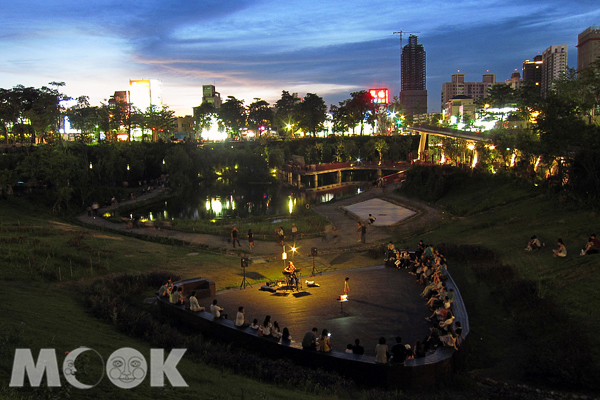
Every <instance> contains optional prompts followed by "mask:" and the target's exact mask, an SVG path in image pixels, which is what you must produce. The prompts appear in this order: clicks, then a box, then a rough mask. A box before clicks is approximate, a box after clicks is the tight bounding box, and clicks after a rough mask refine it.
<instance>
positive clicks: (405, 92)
mask: <svg viewBox="0 0 600 400" xmlns="http://www.w3.org/2000/svg"><path fill="white" fill-rule="evenodd" d="M417 40H418V38H417V36H415V35H410V36H409V38H408V44H407V45H406V46H404V48H403V49H402V56H401V59H400V64H401V66H400V68H401V71H402V80H401V82H400V84H401V85H400V104H402V105H403V106H404V109H405V110H406V112H407V113H408V114H413V115H414V114H425V113H427V89H426V74H425V71H426V65H425V49H424V48H423V45H422V44H418V43H417Z"/></svg>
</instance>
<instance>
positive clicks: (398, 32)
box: [392, 31, 421, 91]
mask: <svg viewBox="0 0 600 400" xmlns="http://www.w3.org/2000/svg"><path fill="white" fill-rule="evenodd" d="M404 33H421V32H405V31H397V32H394V33H392V35H396V34H399V35H400V91H402V34H404Z"/></svg>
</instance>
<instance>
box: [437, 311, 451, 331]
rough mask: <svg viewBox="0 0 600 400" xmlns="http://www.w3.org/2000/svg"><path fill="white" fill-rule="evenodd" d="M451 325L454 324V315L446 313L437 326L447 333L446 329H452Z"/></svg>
mask: <svg viewBox="0 0 600 400" xmlns="http://www.w3.org/2000/svg"><path fill="white" fill-rule="evenodd" d="M452 324H454V315H453V314H452V311H448V313H447V315H446V319H445V320H443V321H440V323H439V324H438V326H439V327H440V329H442V330H443V331H447V330H448V329H451V328H452Z"/></svg>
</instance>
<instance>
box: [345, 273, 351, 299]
mask: <svg viewBox="0 0 600 400" xmlns="http://www.w3.org/2000/svg"><path fill="white" fill-rule="evenodd" d="M349 281H350V278H349V277H346V280H344V294H345V295H346V296H348V294H349V293H350V284H349V283H348V282H349Z"/></svg>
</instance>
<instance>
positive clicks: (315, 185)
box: [277, 162, 410, 191]
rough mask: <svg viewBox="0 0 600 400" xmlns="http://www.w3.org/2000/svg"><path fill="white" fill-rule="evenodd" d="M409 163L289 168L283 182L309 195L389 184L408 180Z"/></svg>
mask: <svg viewBox="0 0 600 400" xmlns="http://www.w3.org/2000/svg"><path fill="white" fill-rule="evenodd" d="M409 167H410V163H409V162H381V163H378V162H343V163H324V164H292V163H290V164H286V165H285V166H283V167H282V168H281V169H279V170H278V171H277V172H278V177H279V179H280V180H281V181H282V182H285V183H287V184H289V185H292V186H296V187H298V188H302V189H306V190H307V191H314V190H324V189H332V188H336V187H341V186H346V185H355V184H357V183H361V182H377V181H379V182H380V183H382V184H389V183H391V182H394V181H396V180H400V179H402V178H403V177H404V173H405V171H406V170H407V169H408V168H409Z"/></svg>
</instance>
